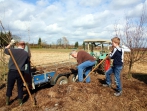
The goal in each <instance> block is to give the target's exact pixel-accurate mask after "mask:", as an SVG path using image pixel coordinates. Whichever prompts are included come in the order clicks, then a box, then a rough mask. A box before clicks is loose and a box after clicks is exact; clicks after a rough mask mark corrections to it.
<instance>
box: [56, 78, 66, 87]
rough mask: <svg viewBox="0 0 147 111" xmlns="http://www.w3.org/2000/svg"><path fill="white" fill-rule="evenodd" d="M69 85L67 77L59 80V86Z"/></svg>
mask: <svg viewBox="0 0 147 111" xmlns="http://www.w3.org/2000/svg"><path fill="white" fill-rule="evenodd" d="M67 83H68V79H67V77H66V76H61V77H59V78H58V80H57V82H56V84H58V85H63V84H67Z"/></svg>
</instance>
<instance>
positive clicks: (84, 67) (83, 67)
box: [70, 50, 96, 83]
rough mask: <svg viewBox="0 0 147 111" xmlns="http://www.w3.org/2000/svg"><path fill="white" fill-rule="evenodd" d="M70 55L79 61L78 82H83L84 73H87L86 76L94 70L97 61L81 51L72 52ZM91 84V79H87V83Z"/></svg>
mask: <svg viewBox="0 0 147 111" xmlns="http://www.w3.org/2000/svg"><path fill="white" fill-rule="evenodd" d="M70 55H71V56H72V57H74V58H76V59H77V62H78V67H77V68H78V82H82V81H83V73H85V76H87V75H88V74H89V72H90V71H91V70H92V66H94V65H95V63H96V60H95V58H94V57H93V56H91V55H90V54H89V53H87V52H85V51H83V50H81V51H78V52H77V51H72V52H71V53H70ZM89 82H90V77H87V78H86V83H89Z"/></svg>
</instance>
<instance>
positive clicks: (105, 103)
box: [0, 73, 147, 111]
mask: <svg viewBox="0 0 147 111" xmlns="http://www.w3.org/2000/svg"><path fill="white" fill-rule="evenodd" d="M90 77H91V83H70V84H65V85H55V86H49V85H45V86H43V87H40V88H37V89H35V90H34V91H31V94H32V97H33V98H34V101H31V99H30V97H29V96H28V94H27V91H26V89H25V87H24V104H23V105H22V106H21V107H20V106H19V105H18V101H17V89H16V86H15V87H14V89H13V96H12V97H11V104H10V105H9V106H6V105H5V91H6V87H5V86H3V87H1V89H0V93H1V95H0V101H1V102H0V111H8V110H11V111H16V110H17V111H56V110H58V111H108V110H109V111H118V110H124V111H145V110H146V109H147V84H146V83H144V82H141V81H139V80H137V79H132V80H128V79H126V78H125V75H124V76H123V77H122V80H123V93H122V95H121V96H120V97H115V96H114V95H113V93H114V92H115V87H116V86H115V84H114V80H113V87H112V88H105V87H103V86H102V83H104V80H105V76H104V75H100V74H96V73H92V74H91V76H90ZM33 102H35V103H36V105H33Z"/></svg>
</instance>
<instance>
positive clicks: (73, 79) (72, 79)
mask: <svg viewBox="0 0 147 111" xmlns="http://www.w3.org/2000/svg"><path fill="white" fill-rule="evenodd" d="M68 81H69V83H72V82H75V81H76V76H75V75H74V74H71V75H70V76H69V78H68Z"/></svg>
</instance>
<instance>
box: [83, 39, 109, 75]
mask: <svg viewBox="0 0 147 111" xmlns="http://www.w3.org/2000/svg"><path fill="white" fill-rule="evenodd" d="M84 44H85V50H86V51H87V52H88V53H89V54H90V55H92V56H94V57H95V58H96V60H97V64H98V63H99V62H100V61H101V60H103V59H105V58H106V56H107V55H108V54H109V52H110V46H111V40H108V39H85V40H84ZM110 65H111V60H110V59H106V60H105V61H104V62H103V63H102V64H101V65H100V66H99V68H98V70H99V71H101V72H102V73H105V72H106V71H107V70H108V69H109V68H110Z"/></svg>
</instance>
